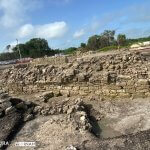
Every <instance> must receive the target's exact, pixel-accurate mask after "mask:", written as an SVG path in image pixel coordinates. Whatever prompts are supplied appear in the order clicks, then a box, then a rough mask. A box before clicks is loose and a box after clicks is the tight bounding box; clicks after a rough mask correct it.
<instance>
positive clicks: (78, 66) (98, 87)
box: [0, 52, 150, 98]
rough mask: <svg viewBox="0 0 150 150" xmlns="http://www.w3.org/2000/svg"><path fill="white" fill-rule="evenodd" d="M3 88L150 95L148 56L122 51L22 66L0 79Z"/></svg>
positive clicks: (110, 94) (19, 90)
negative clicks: (55, 63) (56, 63)
mask: <svg viewBox="0 0 150 150" xmlns="http://www.w3.org/2000/svg"><path fill="white" fill-rule="evenodd" d="M0 82H1V84H0V88H1V89H4V90H6V91H8V92H10V93H34V92H35V93H36V92H40V91H53V92H54V93H56V94H59V93H61V94H67V95H83V96H87V95H90V94H92V95H97V96H102V97H105V96H106V97H116V98H117V97H124V98H128V97H147V96H150V62H149V55H144V54H142V53H139V52H126V53H125V52H123V53H119V54H113V55H105V56H97V57H85V58H78V59H76V60H74V61H73V62H68V63H66V65H64V66H63V65H61V66H54V65H35V66H32V65H19V66H15V67H13V68H11V69H6V70H4V71H3V72H2V73H1V76H0Z"/></svg>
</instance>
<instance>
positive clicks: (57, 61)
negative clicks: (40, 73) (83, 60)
mask: <svg viewBox="0 0 150 150" xmlns="http://www.w3.org/2000/svg"><path fill="white" fill-rule="evenodd" d="M75 58H76V57H75V56H74V57H73V56H52V57H43V58H37V59H34V60H33V61H32V63H31V64H32V65H37V64H43V65H46V64H51V65H55V66H60V65H65V64H67V63H69V62H73V60H75Z"/></svg>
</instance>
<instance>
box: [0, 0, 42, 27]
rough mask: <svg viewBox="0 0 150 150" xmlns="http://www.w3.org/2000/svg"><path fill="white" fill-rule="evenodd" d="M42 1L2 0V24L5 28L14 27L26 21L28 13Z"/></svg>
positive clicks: (0, 6) (0, 7)
mask: <svg viewBox="0 0 150 150" xmlns="http://www.w3.org/2000/svg"><path fill="white" fill-rule="evenodd" d="M40 5H41V2H38V1H37V0H32V1H31V0H0V14H2V15H0V25H1V26H2V27H5V28H13V27H16V26H18V25H20V24H21V23H24V22H25V21H26V20H27V18H29V16H28V17H27V13H28V12H29V11H33V10H35V9H38V8H39V7H40Z"/></svg>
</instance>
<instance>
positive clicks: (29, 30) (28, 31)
mask: <svg viewBox="0 0 150 150" xmlns="http://www.w3.org/2000/svg"><path fill="white" fill-rule="evenodd" d="M33 32H34V27H33V25H31V24H25V25H23V26H22V27H21V28H20V29H19V31H18V33H17V35H18V37H19V38H25V37H29V36H30V35H32V34H33Z"/></svg>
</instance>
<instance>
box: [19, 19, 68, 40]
mask: <svg viewBox="0 0 150 150" xmlns="http://www.w3.org/2000/svg"><path fill="white" fill-rule="evenodd" d="M67 30H68V26H67V23H66V22H64V21H61V22H54V23H49V24H44V25H36V26H33V25H32V24H25V25H23V26H22V27H21V28H20V29H19V31H18V32H17V35H18V37H20V38H28V37H40V38H46V39H56V38H60V37H63V36H64V35H65V33H66V32H67Z"/></svg>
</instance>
